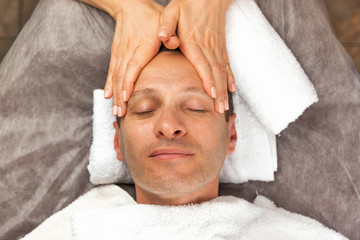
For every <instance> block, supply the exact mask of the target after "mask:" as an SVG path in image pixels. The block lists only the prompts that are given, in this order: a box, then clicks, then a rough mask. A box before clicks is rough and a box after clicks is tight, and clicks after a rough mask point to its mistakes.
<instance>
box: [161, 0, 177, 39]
mask: <svg viewBox="0 0 360 240" xmlns="http://www.w3.org/2000/svg"><path fill="white" fill-rule="evenodd" d="M179 16H180V8H179V3H178V2H177V1H175V0H172V1H171V2H170V3H169V5H167V6H166V8H164V10H163V12H162V14H161V25H160V29H159V35H158V36H159V40H160V41H162V42H166V41H168V40H169V39H170V37H171V36H174V35H175V31H176V27H177V23H178V20H179Z"/></svg>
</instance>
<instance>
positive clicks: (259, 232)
mask: <svg viewBox="0 0 360 240" xmlns="http://www.w3.org/2000/svg"><path fill="white" fill-rule="evenodd" d="M72 219H73V220H72V231H73V234H74V239H75V240H103V239H106V240H112V239H114V240H115V239H133V240H137V239H139V240H140V239H149V240H151V239H157V240H161V239H164V240H165V239H166V240H168V239H173V240H175V239H179V240H180V239H181V240H183V239H189V240H191V239H197V240H198V239H202V240H207V239H230V240H231V239H236V240H241V239H246V240H255V239H256V240H260V239H261V240H262V239H268V240H272V239H274V240H282V239H284V240H285V239H286V240H288V239H292V240H300V239H301V240H315V239H316V240H325V239H326V240H344V239H346V238H345V237H343V236H342V235H340V234H339V233H337V232H335V231H333V230H330V229H328V228H326V227H325V226H323V225H322V224H321V223H319V222H317V221H315V220H313V219H311V218H308V217H305V216H302V215H299V214H295V213H291V212H288V211H286V210H284V209H280V208H277V207H276V206H275V204H274V203H273V202H272V201H271V200H269V199H267V198H265V197H263V196H258V197H257V198H256V200H255V202H254V204H251V203H249V202H247V201H245V200H242V199H239V198H235V197H232V196H226V197H218V198H216V199H213V200H211V201H208V202H204V203H201V204H191V205H184V206H156V205H145V204H130V205H122V206H119V207H115V208H111V209H109V208H107V209H92V210H82V211H78V212H75V213H74V215H73V218H72Z"/></svg>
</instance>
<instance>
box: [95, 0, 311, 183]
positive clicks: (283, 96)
mask: <svg viewBox="0 0 360 240" xmlns="http://www.w3.org/2000/svg"><path fill="white" fill-rule="evenodd" d="M226 39H227V49H228V53H229V58H230V63H231V66H232V70H233V72H234V75H235V81H236V86H237V89H238V91H237V92H236V93H235V94H234V97H233V98H234V108H235V113H236V114H237V119H236V129H237V132H238V142H237V145H236V149H235V152H234V153H232V154H231V155H229V156H228V157H227V158H226V160H225V163H224V166H223V168H222V170H221V172H220V182H224V183H243V182H247V181H249V180H260V181H273V180H274V172H276V171H277V154H276V138H275V133H276V134H277V133H279V132H280V131H281V130H283V129H284V128H285V127H286V126H287V125H288V124H289V123H290V122H292V121H294V120H295V119H296V118H297V117H299V116H300V115H301V114H302V112H303V111H304V110H305V109H306V108H307V107H308V106H309V105H311V104H312V103H314V102H315V101H317V95H316V92H315V90H314V88H313V86H312V84H311V83H310V81H309V80H308V78H307V76H306V75H305V73H304V71H303V70H302V68H301V66H300V65H299V63H298V62H297V60H296V58H295V57H294V55H293V54H292V53H291V51H290V50H289V49H288V48H287V46H286V45H285V43H284V42H283V40H282V39H281V38H280V37H279V35H278V34H277V33H276V32H275V30H274V29H273V28H272V26H271V25H270V23H269V22H268V21H267V20H266V19H265V17H264V16H263V14H262V13H261V10H260V9H259V8H258V6H257V5H256V3H255V2H254V1H253V0H237V1H235V2H233V4H232V5H231V6H230V7H229V10H228V12H227V16H226ZM102 96H103V92H101V91H100V90H95V91H94V118H93V119H94V127H93V129H94V130H93V145H92V146H91V150H90V163H89V166H88V169H89V172H90V181H91V182H92V183H94V184H108V183H115V182H123V183H130V182H132V179H131V177H130V175H129V173H128V170H127V167H126V165H125V163H123V162H119V161H117V160H116V157H115V152H114V150H113V136H114V134H115V131H114V130H113V127H112V122H113V121H114V120H115V118H114V117H112V116H111V105H112V104H111V100H105V99H103V97H102ZM96 105H98V106H96ZM105 138H106V139H107V140H105ZM105 144H106V146H105Z"/></svg>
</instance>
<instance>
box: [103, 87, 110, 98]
mask: <svg viewBox="0 0 360 240" xmlns="http://www.w3.org/2000/svg"><path fill="white" fill-rule="evenodd" d="M109 95H110V91H109V90H108V89H106V90H105V92H104V96H105V97H106V98H108V97H109Z"/></svg>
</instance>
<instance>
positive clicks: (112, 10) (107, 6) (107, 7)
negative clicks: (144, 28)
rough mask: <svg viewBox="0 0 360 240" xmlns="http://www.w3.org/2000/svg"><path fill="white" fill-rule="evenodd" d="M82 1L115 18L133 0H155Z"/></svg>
mask: <svg viewBox="0 0 360 240" xmlns="http://www.w3.org/2000/svg"><path fill="white" fill-rule="evenodd" d="M79 1H81V2H84V3H87V4H89V5H91V6H93V7H96V8H98V9H101V10H103V11H104V12H107V13H108V14H109V15H110V16H112V17H113V18H114V19H115V16H116V14H117V13H118V12H120V11H121V9H122V8H123V6H124V4H125V3H127V2H129V3H130V4H131V1H144V2H146V1H153V0H79Z"/></svg>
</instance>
